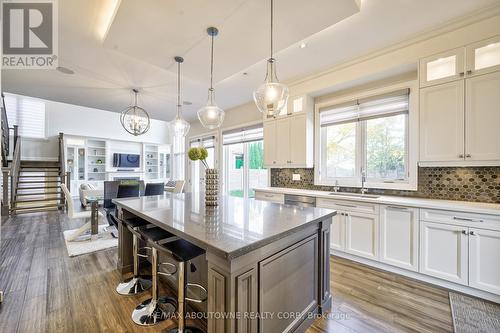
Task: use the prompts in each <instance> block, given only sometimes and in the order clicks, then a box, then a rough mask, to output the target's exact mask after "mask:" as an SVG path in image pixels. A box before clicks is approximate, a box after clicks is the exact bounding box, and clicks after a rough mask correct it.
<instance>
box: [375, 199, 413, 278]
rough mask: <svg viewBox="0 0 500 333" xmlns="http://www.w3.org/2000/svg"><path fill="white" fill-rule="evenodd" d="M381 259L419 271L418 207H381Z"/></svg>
mask: <svg viewBox="0 0 500 333" xmlns="http://www.w3.org/2000/svg"><path fill="white" fill-rule="evenodd" d="M380 261H382V262H385V263H387V264H390V265H394V266H398V267H401V268H405V269H409V270H412V271H418V209H417V208H407V207H399V206H381V207H380Z"/></svg>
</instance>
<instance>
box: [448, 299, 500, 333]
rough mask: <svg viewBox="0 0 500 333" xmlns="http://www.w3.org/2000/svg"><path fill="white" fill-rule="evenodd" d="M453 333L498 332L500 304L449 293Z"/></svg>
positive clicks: (499, 329)
mask: <svg viewBox="0 0 500 333" xmlns="http://www.w3.org/2000/svg"><path fill="white" fill-rule="evenodd" d="M450 305H451V315H452V317H453V326H454V328H455V333H472V332H474V333H476V332H477V333H483V332H484V333H493V332H500V304H496V303H492V302H488V301H484V300H482V299H479V298H476V297H470V296H466V295H462V294H458V293H454V292H450Z"/></svg>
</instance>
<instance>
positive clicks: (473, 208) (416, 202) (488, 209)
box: [254, 187, 500, 215]
mask: <svg viewBox="0 0 500 333" xmlns="http://www.w3.org/2000/svg"><path fill="white" fill-rule="evenodd" d="M254 190H255V191H259V192H267V193H279V194H301V195H306V196H314V197H316V198H324V199H333V200H342V201H354V202H367V203H374V204H381V205H384V204H387V205H400V206H409V207H416V208H427V209H441V210H454V211H461V212H467V213H479V214H488V215H500V204H494V203H482V202H465V201H454V200H441V199H428V198H416V197H403V196H386V195H381V196H379V197H378V198H368V197H367V198H362V199H360V198H356V197H353V198H351V197H348V196H340V195H339V196H333V195H329V194H328V193H330V192H326V191H316V190H307V189H296V188H284V187H261V188H254ZM480 206H485V207H480Z"/></svg>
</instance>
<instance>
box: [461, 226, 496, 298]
mask: <svg viewBox="0 0 500 333" xmlns="http://www.w3.org/2000/svg"><path fill="white" fill-rule="evenodd" d="M499 256H500V232H499V231H491V230H483V229H476V228H469V286H471V287H473V288H477V289H481V290H485V291H489V292H491V293H495V294H499V295H500V260H499Z"/></svg>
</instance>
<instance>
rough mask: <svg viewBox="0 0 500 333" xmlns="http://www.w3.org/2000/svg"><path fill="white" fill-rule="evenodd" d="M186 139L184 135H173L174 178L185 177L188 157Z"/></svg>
mask: <svg viewBox="0 0 500 333" xmlns="http://www.w3.org/2000/svg"><path fill="white" fill-rule="evenodd" d="M185 144H186V139H185V138H184V137H176V136H173V137H172V151H173V161H172V162H173V164H172V179H173V180H181V179H185V178H184V174H185V159H186V148H185Z"/></svg>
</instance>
